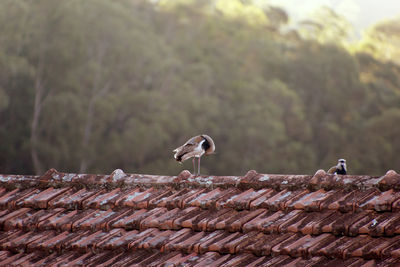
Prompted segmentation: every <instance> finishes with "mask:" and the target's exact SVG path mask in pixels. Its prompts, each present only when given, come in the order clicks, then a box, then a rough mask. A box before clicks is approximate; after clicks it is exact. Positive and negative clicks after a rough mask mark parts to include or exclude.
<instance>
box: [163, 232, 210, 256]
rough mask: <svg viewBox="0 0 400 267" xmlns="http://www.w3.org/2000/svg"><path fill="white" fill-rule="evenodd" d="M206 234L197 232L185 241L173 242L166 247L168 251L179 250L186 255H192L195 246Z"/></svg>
mask: <svg viewBox="0 0 400 267" xmlns="http://www.w3.org/2000/svg"><path fill="white" fill-rule="evenodd" d="M205 235H206V234H205V232H197V233H196V232H195V233H193V234H191V235H189V236H188V237H187V238H185V239H184V240H182V239H179V240H176V241H171V242H169V243H167V244H166V245H165V249H166V250H179V251H182V252H185V253H191V252H193V251H194V250H193V249H194V246H195V245H196V244H197V243H198V242H199V241H200V240H201V239H202V238H203V237H204V236H205Z"/></svg>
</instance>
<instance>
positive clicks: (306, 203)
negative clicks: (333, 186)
mask: <svg viewBox="0 0 400 267" xmlns="http://www.w3.org/2000/svg"><path fill="white" fill-rule="evenodd" d="M335 193H336V192H335V191H333V190H332V191H325V190H324V189H320V190H318V191H315V192H310V193H309V194H307V195H304V196H303V197H302V198H300V199H299V200H298V201H296V202H294V203H293V207H294V208H295V209H302V210H306V211H319V210H321V209H320V205H321V203H322V202H324V201H327V200H328V199H329V198H330V197H331V196H332V195H333V194H335Z"/></svg>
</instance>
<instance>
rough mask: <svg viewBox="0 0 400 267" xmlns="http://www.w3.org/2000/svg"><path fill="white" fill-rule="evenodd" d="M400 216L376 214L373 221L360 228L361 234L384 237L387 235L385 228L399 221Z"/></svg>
mask: <svg viewBox="0 0 400 267" xmlns="http://www.w3.org/2000/svg"><path fill="white" fill-rule="evenodd" d="M399 216H400V214H399ZM399 216H393V214H392V213H391V212H385V213H376V215H375V216H374V218H373V219H372V221H370V222H367V223H366V224H365V225H363V226H361V227H360V229H359V233H360V234H368V235H370V236H383V235H384V234H385V226H387V225H388V224H390V223H392V222H393V221H394V220H395V219H399Z"/></svg>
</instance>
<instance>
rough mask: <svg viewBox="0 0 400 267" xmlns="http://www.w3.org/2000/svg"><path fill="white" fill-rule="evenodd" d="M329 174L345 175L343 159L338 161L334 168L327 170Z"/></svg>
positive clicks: (345, 169)
mask: <svg viewBox="0 0 400 267" xmlns="http://www.w3.org/2000/svg"><path fill="white" fill-rule="evenodd" d="M328 173H329V174H341V175H345V174H346V173H347V165H346V160H345V159H339V160H338V164H337V165H336V166H333V167H331V168H330V169H329V170H328Z"/></svg>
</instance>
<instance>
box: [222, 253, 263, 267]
mask: <svg viewBox="0 0 400 267" xmlns="http://www.w3.org/2000/svg"><path fill="white" fill-rule="evenodd" d="M254 259H255V257H254V256H253V255H251V254H247V253H243V254H240V255H237V256H236V257H234V258H232V259H230V260H229V261H226V262H224V264H222V265H221V267H229V266H247V264H248V263H250V262H252V261H254Z"/></svg>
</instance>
